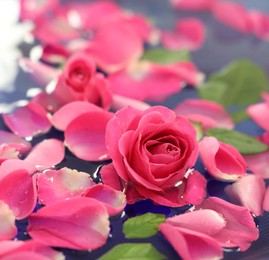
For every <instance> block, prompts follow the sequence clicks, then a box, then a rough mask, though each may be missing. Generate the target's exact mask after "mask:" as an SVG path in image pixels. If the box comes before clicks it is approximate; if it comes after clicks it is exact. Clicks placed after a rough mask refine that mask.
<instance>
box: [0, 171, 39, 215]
mask: <svg viewBox="0 0 269 260" xmlns="http://www.w3.org/2000/svg"><path fill="white" fill-rule="evenodd" d="M0 187H1V189H0V200H2V201H4V202H5V203H6V204H8V206H9V208H10V209H11V210H12V211H13V213H14V215H15V217H16V219H23V218H26V217H27V216H29V215H30V214H31V213H32V212H33V210H34V208H35V206H36V201H37V191H36V177H35V175H33V176H31V175H30V174H29V172H28V171H26V170H17V171H14V172H10V173H9V174H7V175H6V176H5V177H4V178H2V179H1V180H0Z"/></svg>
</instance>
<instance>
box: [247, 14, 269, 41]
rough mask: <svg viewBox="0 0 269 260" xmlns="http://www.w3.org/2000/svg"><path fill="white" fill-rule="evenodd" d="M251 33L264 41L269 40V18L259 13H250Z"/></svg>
mask: <svg viewBox="0 0 269 260" xmlns="http://www.w3.org/2000/svg"><path fill="white" fill-rule="evenodd" d="M248 16H249V19H250V26H251V32H252V33H253V34H254V35H255V36H257V37H258V38H260V39H262V40H268V39H269V16H268V15H267V14H265V13H262V12H259V11H249V12H248Z"/></svg>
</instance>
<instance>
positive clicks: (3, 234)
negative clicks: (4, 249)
mask: <svg viewBox="0 0 269 260" xmlns="http://www.w3.org/2000/svg"><path fill="white" fill-rule="evenodd" d="M16 235H17V227H16V224H15V216H14V214H13V212H12V210H10V208H9V206H8V205H7V204H6V203H5V202H3V201H1V200H0V241H1V240H8V239H12V238H14V237H15V236H16ZM0 244H1V242H0Z"/></svg>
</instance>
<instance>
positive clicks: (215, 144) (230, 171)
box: [199, 137, 247, 181]
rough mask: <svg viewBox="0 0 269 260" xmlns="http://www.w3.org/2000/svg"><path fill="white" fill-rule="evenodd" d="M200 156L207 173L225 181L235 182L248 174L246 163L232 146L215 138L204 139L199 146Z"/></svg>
mask: <svg viewBox="0 0 269 260" xmlns="http://www.w3.org/2000/svg"><path fill="white" fill-rule="evenodd" d="M199 150H200V156H201V159H202V161H203V163H204V166H205V167H206V169H207V171H208V172H209V173H210V174H211V175H212V176H213V177H215V178H217V179H219V180H223V181H235V180H237V179H239V178H240V177H242V176H244V175H245V174H246V170H247V169H246V168H247V166H246V162H245V160H244V158H243V157H242V155H241V154H240V153H239V152H238V151H237V150H236V149H235V148H234V147H233V146H231V145H228V144H225V143H222V142H219V141H218V140H217V139H216V138H215V137H204V138H203V139H202V141H201V142H200V144H199Z"/></svg>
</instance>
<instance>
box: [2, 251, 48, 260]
mask: <svg viewBox="0 0 269 260" xmlns="http://www.w3.org/2000/svg"><path fill="white" fill-rule="evenodd" d="M2 259H3V260H18V259H31V260H48V258H47V257H46V256H43V255H40V254H38V253H35V252H19V253H13V254H9V255H7V256H4V257H3V258H2Z"/></svg>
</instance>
